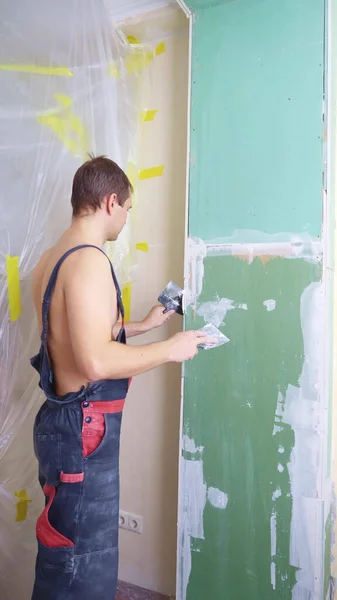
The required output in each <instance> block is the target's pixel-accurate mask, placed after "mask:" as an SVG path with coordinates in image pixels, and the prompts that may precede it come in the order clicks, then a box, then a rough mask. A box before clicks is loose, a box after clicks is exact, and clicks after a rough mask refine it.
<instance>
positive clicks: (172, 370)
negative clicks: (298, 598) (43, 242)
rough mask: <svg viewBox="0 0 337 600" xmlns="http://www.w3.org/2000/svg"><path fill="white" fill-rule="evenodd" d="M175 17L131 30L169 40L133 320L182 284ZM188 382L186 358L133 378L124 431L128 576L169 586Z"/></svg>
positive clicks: (124, 565)
mask: <svg viewBox="0 0 337 600" xmlns="http://www.w3.org/2000/svg"><path fill="white" fill-rule="evenodd" d="M168 17H169V21H170V25H169V31H170V33H169V34H168V30H167V29H166V31H165V17H164V18H163V16H160V15H158V18H155V19H152V21H151V22H150V21H146V22H143V23H142V24H139V25H138V27H137V25H134V26H132V24H131V25H130V24H129V26H128V28H127V33H128V34H131V33H134V34H136V35H137V36H138V37H140V38H142V36H143V35H144V34H145V35H146V34H149V33H150V35H151V36H152V39H153V35H154V32H155V31H156V30H158V32H160V33H159V35H158V42H160V41H162V40H163V39H164V41H165V45H166V52H165V53H164V54H162V55H161V56H160V57H158V58H157V59H156V61H155V62H154V65H153V67H152V69H151V71H149V72H147V73H143V75H142V79H141V86H142V103H143V106H142V108H143V109H157V110H158V113H157V115H156V117H155V119H154V121H152V122H147V123H143V124H142V125H141V131H140V142H139V144H140V145H139V161H138V165H137V166H138V167H139V168H148V167H151V166H155V165H161V164H163V165H165V170H164V175H163V177H159V178H156V179H149V180H147V181H140V182H139V184H138V188H137V190H138V199H137V206H136V210H135V233H136V240H135V241H136V242H142V241H145V242H148V244H149V245H150V250H149V252H148V253H142V252H138V253H137V261H138V269H137V273H136V279H137V281H136V282H135V284H134V285H133V287H132V304H131V319H132V320H140V319H141V318H142V317H143V316H144V315H145V314H146V313H147V312H148V310H149V309H150V307H151V306H152V305H153V304H154V303H156V298H157V297H158V294H159V293H160V291H161V290H162V289H163V288H164V287H165V285H166V284H167V283H168V281H169V280H170V279H173V280H174V281H176V282H177V283H178V284H180V285H181V286H182V285H183V252H184V233H185V189H186V143H187V142H186V136H187V134H186V131H187V91H188V22H187V20H186V18H185V16H184V15H183V13H182V12H181V11H180V10H179V9H177V11H176V13H175V15H174V18H173V17H172V11H171V12H170V13H169V15H168ZM144 23H145V26H144ZM146 32H147V33H146ZM167 36H168V37H167ZM142 41H143V40H142ZM182 326H183V322H182V317H180V316H175V317H174V318H173V319H172V321H171V322H170V324H169V325H168V326H167V327H164V328H163V329H162V330H160V331H159V330H157V331H155V332H152V333H151V334H148V335H147V336H146V337H145V338H143V341H145V342H152V341H157V340H161V339H164V338H166V337H167V336H168V335H171V334H173V333H175V332H176V331H178V330H180V329H182ZM140 342H141V339H140V340H139V343H140ZM137 343H138V342H137ZM180 386H181V368H180V365H169V366H165V367H162V368H159V369H157V370H155V371H152V372H150V373H147V374H144V375H142V376H139V377H137V378H136V379H134V381H133V383H132V387H131V390H130V393H129V396H128V400H127V405H126V409H125V414H124V421H123V430H122V447H121V509H122V510H126V511H128V512H132V513H135V514H138V515H142V516H143V518H144V530H143V534H142V535H138V534H135V533H130V532H128V531H125V530H121V538H120V578H121V579H122V580H124V581H128V582H131V583H135V584H137V585H140V586H143V587H145V588H148V589H152V590H156V591H160V592H162V593H166V594H174V593H175V567H176V528H177V493H178V491H177V489H178V485H177V482H178V443H179V418H180V417H179V411H180Z"/></svg>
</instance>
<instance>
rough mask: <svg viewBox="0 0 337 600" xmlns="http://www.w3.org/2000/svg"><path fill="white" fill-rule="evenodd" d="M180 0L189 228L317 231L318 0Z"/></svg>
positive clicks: (197, 232) (218, 232)
mask: <svg viewBox="0 0 337 600" xmlns="http://www.w3.org/2000/svg"><path fill="white" fill-rule="evenodd" d="M187 3H188V5H189V6H190V8H191V9H192V11H195V15H194V17H193V43H192V51H193V55H192V56H193V58H192V114H191V157H190V159H191V174H190V190H191V192H190V193H191V205H190V214H189V223H190V234H191V235H193V236H195V237H200V238H201V239H203V240H205V241H211V240H214V239H216V238H222V239H223V238H229V237H230V236H232V235H233V233H234V232H235V231H236V230H241V232H240V233H239V234H238V235H239V241H242V242H245V241H248V239H246V237H247V235H248V234H247V231H245V230H255V231H258V232H260V234H259V236H258V237H257V238H256V241H265V240H264V237H265V234H274V233H285V238H286V239H288V237H289V234H288V232H291V233H296V234H300V233H303V232H307V233H309V234H310V235H311V236H315V237H316V236H320V234H321V225H322V192H321V186H322V98H323V58H324V57H323V36H324V0H282V2H277V0H263V1H262V0H236V1H231V2H222V3H221V2H216V1H215V2H214V0H213V1H212V0H210V1H209V2H207V1H206V0H205V1H200V0H190V1H189V2H187ZM210 5H211V6H212V8H205V9H200V6H202V7H205V6H210ZM281 239H282V236H281Z"/></svg>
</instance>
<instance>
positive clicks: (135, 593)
mask: <svg viewBox="0 0 337 600" xmlns="http://www.w3.org/2000/svg"><path fill="white" fill-rule="evenodd" d="M116 600H170V598H169V597H168V596H163V595H162V594H158V593H157V592H149V590H144V589H143V588H139V587H135V586H134V585H130V584H129V583H122V582H119V583H118V590H117V596H116ZM171 600H173V598H171Z"/></svg>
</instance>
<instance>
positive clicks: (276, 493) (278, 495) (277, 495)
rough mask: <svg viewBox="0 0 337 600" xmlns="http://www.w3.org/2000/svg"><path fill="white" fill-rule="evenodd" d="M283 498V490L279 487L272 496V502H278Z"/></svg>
mask: <svg viewBox="0 0 337 600" xmlns="http://www.w3.org/2000/svg"><path fill="white" fill-rule="evenodd" d="M281 496H282V491H281V488H279V487H278V488H277V489H276V490H275V491H274V492H273V494H272V500H273V501H274V500H277V499H278V498H281Z"/></svg>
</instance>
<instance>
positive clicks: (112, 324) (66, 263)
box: [31, 157, 213, 600]
mask: <svg viewBox="0 0 337 600" xmlns="http://www.w3.org/2000/svg"><path fill="white" fill-rule="evenodd" d="M132 191H133V190H132V186H131V183H130V181H129V180H128V178H127V176H126V175H125V173H124V172H123V171H122V169H120V168H119V167H118V165H116V164H115V163H114V162H113V161H111V160H109V159H108V158H105V157H98V158H93V159H91V160H89V161H88V162H86V163H84V164H83V165H82V166H81V167H80V168H79V169H78V171H77V172H76V174H75V177H74V181H73V188H72V197H71V203H72V207H73V220H72V224H71V227H70V228H69V229H68V230H67V231H66V232H65V233H64V234H63V235H62V237H61V238H60V240H59V241H58V242H57V244H56V245H55V246H54V247H53V248H51V249H50V250H48V251H47V252H46V253H45V254H44V255H43V256H42V258H41V259H40V261H39V263H38V265H37V267H36V269H35V272H34V277H33V295H34V302H35V307H36V312H37V316H38V322H39V328H40V332H41V347H40V351H39V354H37V355H36V356H35V357H34V358H33V359H32V361H31V362H32V365H33V367H34V368H35V369H36V370H37V371H38V372H39V374H40V386H41V388H42V389H43V391H44V393H45V396H46V398H47V399H46V401H45V403H44V404H43V405H42V407H41V409H40V411H39V413H38V415H37V417H36V421H35V426H34V447H35V453H36V456H37V458H38V461H39V480H40V484H41V486H42V488H43V491H44V494H45V496H46V507H45V509H44V511H43V512H42V514H41V515H40V517H39V518H38V521H37V526H36V535H37V540H38V555H37V561H36V575H35V584H34V591H33V596H32V600H113V599H114V598H115V594H116V585H117V572H118V514H119V438H120V426H121V418H122V411H123V406H124V402H125V398H126V394H127V391H128V387H129V384H130V381H131V378H132V377H133V376H134V375H138V374H140V373H144V372H145V371H148V370H150V369H153V368H154V367H158V366H160V365H163V364H165V363H168V362H183V361H185V360H188V359H191V358H193V357H194V356H195V355H196V354H197V351H198V344H203V343H210V342H212V341H213V340H210V339H209V338H207V337H205V336H204V335H203V334H201V333H200V332H197V331H186V332H182V333H178V334H177V335H175V336H173V337H172V338H170V339H168V340H166V341H164V342H158V343H153V344H147V345H143V346H127V345H126V338H127V337H130V336H135V335H140V334H142V333H145V332H147V331H149V330H150V329H153V328H155V327H159V326H160V325H162V324H163V323H164V322H165V321H166V320H167V319H169V318H170V317H171V316H172V314H173V313H172V312H169V313H166V314H164V312H163V310H164V309H163V307H162V306H155V307H154V308H153V309H152V310H151V311H150V313H149V314H148V316H147V317H146V318H145V319H144V321H142V322H141V323H126V324H124V309H123V305H122V299H121V293H120V289H119V286H118V283H117V280H116V277H115V274H114V271H113V267H112V265H111V264H110V262H109V260H108V258H107V256H106V255H105V254H104V252H103V251H102V250H101V248H102V246H103V244H104V243H105V242H106V241H107V240H109V241H112V240H116V239H117V237H118V235H119V234H120V232H121V231H122V229H123V227H124V225H125V223H126V218H127V213H128V210H130V209H131V204H132Z"/></svg>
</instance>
